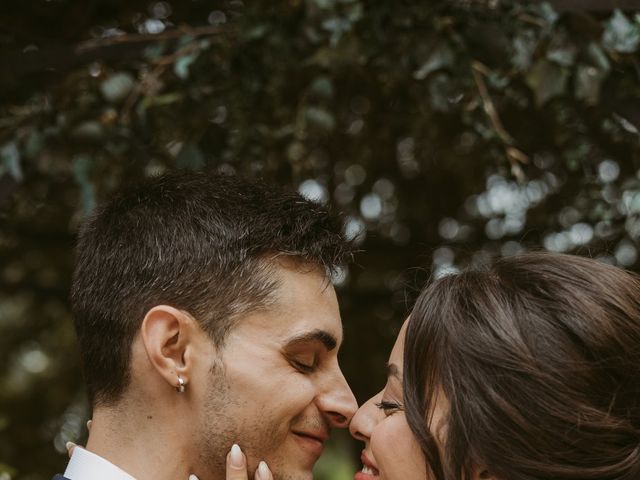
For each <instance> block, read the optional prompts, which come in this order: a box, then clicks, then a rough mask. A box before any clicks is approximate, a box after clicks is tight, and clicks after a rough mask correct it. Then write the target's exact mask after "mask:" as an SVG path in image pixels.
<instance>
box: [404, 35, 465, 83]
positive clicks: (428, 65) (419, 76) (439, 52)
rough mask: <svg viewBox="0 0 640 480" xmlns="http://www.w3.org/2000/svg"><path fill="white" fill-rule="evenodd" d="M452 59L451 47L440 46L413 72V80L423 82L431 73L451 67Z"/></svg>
mask: <svg viewBox="0 0 640 480" xmlns="http://www.w3.org/2000/svg"><path fill="white" fill-rule="evenodd" d="M454 59H455V57H454V54H453V51H452V50H451V47H450V46H449V45H448V44H446V43H443V44H440V45H438V46H437V47H436V48H435V49H434V50H433V52H432V53H431V55H430V56H429V58H428V59H427V61H426V62H424V63H423V64H422V66H421V67H420V68H419V69H418V70H416V71H415V72H413V78H415V79H416V80H424V79H425V78H427V76H428V75H429V74H430V73H431V72H434V71H436V70H439V69H441V68H447V67H450V66H451V65H453V62H454Z"/></svg>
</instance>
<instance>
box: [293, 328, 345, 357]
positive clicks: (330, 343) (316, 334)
mask: <svg viewBox="0 0 640 480" xmlns="http://www.w3.org/2000/svg"><path fill="white" fill-rule="evenodd" d="M312 342H316V343H321V344H322V345H323V346H324V348H326V349H327V352H330V351H331V350H333V349H334V348H336V347H337V346H338V340H337V339H336V337H335V336H333V335H332V334H331V333H329V332H327V331H326V330H320V329H316V330H312V331H310V332H304V333H301V334H298V335H295V336H293V337H291V338H289V339H287V340H286V341H285V342H284V346H285V348H286V347H292V346H295V345H298V344H301V343H312Z"/></svg>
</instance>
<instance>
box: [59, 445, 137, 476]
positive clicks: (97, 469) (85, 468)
mask: <svg viewBox="0 0 640 480" xmlns="http://www.w3.org/2000/svg"><path fill="white" fill-rule="evenodd" d="M64 476H65V478H68V479H69V480H136V479H135V478H133V477H132V476H131V475H129V474H128V473H126V472H125V471H124V470H121V469H120V468H118V467H116V466H115V465H114V464H113V463H111V462H109V461H108V460H105V459H104V458H102V457H100V456H99V455H96V454H95V453H91V452H90V451H88V450H85V449H84V448H80V447H76V448H75V449H74V450H73V455H72V456H71V460H69V464H68V465H67V469H66V470H65V472H64Z"/></svg>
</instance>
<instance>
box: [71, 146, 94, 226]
mask: <svg viewBox="0 0 640 480" xmlns="http://www.w3.org/2000/svg"><path fill="white" fill-rule="evenodd" d="M92 170H93V160H92V159H91V157H89V156H88V155H78V156H77V157H75V158H74V159H73V176H74V178H75V180H76V182H77V184H78V185H79V186H80V206H81V207H82V212H83V213H84V214H85V215H87V214H89V213H90V212H91V211H92V210H93V208H94V207H95V204H96V195H95V188H94V186H93V183H92V182H91V172H92Z"/></svg>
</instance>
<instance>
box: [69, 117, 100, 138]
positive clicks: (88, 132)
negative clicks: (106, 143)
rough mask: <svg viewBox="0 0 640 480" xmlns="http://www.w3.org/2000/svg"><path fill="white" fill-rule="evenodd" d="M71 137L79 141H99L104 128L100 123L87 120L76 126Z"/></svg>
mask: <svg viewBox="0 0 640 480" xmlns="http://www.w3.org/2000/svg"><path fill="white" fill-rule="evenodd" d="M71 136H72V137H74V138H77V139H80V140H94V141H99V140H101V139H102V138H103V136H104V127H103V125H102V124H101V123H100V122H97V121H95V120H88V121H86V122H82V123H81V124H79V125H78V126H76V127H75V128H74V129H73V131H72V132H71Z"/></svg>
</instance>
